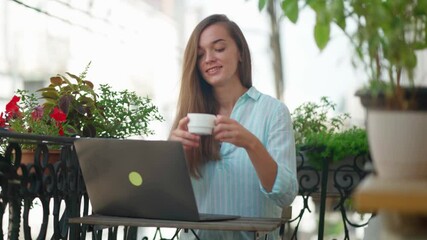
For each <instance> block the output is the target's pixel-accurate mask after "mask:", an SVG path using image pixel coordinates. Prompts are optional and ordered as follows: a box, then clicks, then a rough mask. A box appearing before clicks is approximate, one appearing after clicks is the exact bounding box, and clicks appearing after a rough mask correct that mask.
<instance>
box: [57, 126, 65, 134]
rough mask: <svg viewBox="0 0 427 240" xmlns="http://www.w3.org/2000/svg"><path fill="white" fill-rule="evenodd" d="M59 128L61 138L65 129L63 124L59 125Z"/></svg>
mask: <svg viewBox="0 0 427 240" xmlns="http://www.w3.org/2000/svg"><path fill="white" fill-rule="evenodd" d="M58 126H59V131H58V134H59V136H64V128H63V127H62V124H60V123H58Z"/></svg>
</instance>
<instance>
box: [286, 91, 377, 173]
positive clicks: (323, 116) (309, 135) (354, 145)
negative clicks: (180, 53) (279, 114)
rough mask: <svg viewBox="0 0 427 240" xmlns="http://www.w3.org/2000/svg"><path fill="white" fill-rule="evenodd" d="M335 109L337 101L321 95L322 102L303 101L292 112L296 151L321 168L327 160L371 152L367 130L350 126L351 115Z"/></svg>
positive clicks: (333, 160) (337, 160)
mask: <svg viewBox="0 0 427 240" xmlns="http://www.w3.org/2000/svg"><path fill="white" fill-rule="evenodd" d="M335 108H336V104H335V103H333V102H331V101H330V100H329V99H328V98H327V97H322V98H321V99H320V102H319V103H315V102H305V103H303V104H301V105H300V106H298V107H297V108H296V109H295V110H294V111H293V112H292V114H291V118H292V122H293V129H294V136H295V144H296V147H297V151H300V152H303V153H304V155H305V157H307V159H308V162H309V163H310V164H311V165H312V166H314V167H315V168H316V169H319V170H321V168H322V165H323V164H322V162H323V161H325V160H327V161H330V163H331V165H332V164H335V163H339V162H340V161H343V160H345V159H346V158H348V157H350V156H358V155H366V154H368V152H369V146H368V139H367V136H366V130H365V129H363V128H360V127H356V126H347V123H346V121H347V120H348V119H349V118H350V115H349V114H348V113H343V114H336V113H335V112H334V111H335ZM334 114H335V115H334Z"/></svg>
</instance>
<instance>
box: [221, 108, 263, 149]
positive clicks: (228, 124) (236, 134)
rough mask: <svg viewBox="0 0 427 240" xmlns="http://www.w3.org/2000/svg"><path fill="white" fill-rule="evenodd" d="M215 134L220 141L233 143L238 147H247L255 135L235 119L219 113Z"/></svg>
mask: <svg viewBox="0 0 427 240" xmlns="http://www.w3.org/2000/svg"><path fill="white" fill-rule="evenodd" d="M213 136H214V137H215V139H216V140H218V141H220V142H228V143H232V144H234V145H235V146H237V147H243V148H246V147H247V145H248V143H250V142H251V141H250V139H251V138H254V137H255V136H254V135H253V134H252V133H251V132H249V131H248V130H247V129H246V128H245V127H243V126H242V125H240V123H239V122H237V121H236V120H234V119H231V118H229V117H226V116H223V115H217V117H216V120H215V127H214V130H213Z"/></svg>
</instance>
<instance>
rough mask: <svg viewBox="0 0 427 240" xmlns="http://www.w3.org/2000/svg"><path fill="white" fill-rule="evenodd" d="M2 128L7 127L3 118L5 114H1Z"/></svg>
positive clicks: (0, 123)
mask: <svg viewBox="0 0 427 240" xmlns="http://www.w3.org/2000/svg"><path fill="white" fill-rule="evenodd" d="M0 127H6V119H5V118H3V113H1V114H0Z"/></svg>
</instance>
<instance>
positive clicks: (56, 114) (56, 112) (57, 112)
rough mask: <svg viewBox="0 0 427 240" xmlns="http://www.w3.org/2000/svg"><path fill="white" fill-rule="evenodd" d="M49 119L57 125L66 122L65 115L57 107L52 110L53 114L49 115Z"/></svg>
mask: <svg viewBox="0 0 427 240" xmlns="http://www.w3.org/2000/svg"><path fill="white" fill-rule="evenodd" d="M50 117H51V118H53V119H55V121H56V122H57V123H62V122H65V121H66V120H67V115H66V114H65V113H64V112H63V111H61V109H59V108H58V107H55V108H54V109H53V112H52V113H51V114H50Z"/></svg>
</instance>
